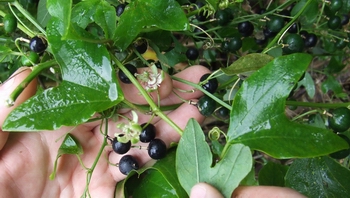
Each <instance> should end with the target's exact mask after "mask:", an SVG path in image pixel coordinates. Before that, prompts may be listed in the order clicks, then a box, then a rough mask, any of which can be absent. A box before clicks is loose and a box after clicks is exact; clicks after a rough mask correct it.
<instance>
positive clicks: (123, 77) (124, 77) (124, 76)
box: [118, 64, 137, 84]
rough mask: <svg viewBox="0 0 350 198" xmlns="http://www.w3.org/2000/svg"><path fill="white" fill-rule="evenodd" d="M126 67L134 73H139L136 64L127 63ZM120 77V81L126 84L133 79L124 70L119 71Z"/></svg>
mask: <svg viewBox="0 0 350 198" xmlns="http://www.w3.org/2000/svg"><path fill="white" fill-rule="evenodd" d="M125 68H126V69H127V70H128V71H129V72H130V73H131V74H132V75H135V74H136V73H137V69H136V67H135V66H133V65H131V64H126V65H125ZM118 77H119V79H120V81H122V82H123V83H126V84H130V83H131V81H130V79H129V78H128V77H127V76H126V75H125V73H124V72H123V71H122V70H119V72H118Z"/></svg>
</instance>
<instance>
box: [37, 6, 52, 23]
mask: <svg viewBox="0 0 350 198" xmlns="http://www.w3.org/2000/svg"><path fill="white" fill-rule="evenodd" d="M46 1H47V0H40V1H39V4H38V10H37V16H36V19H37V21H38V22H39V24H40V25H41V26H42V27H46V24H47V22H48V21H49V19H50V18H51V15H50V14H49V11H48V10H47V8H46Z"/></svg>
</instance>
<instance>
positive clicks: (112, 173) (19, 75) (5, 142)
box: [0, 66, 210, 197]
mask: <svg viewBox="0 0 350 198" xmlns="http://www.w3.org/2000/svg"><path fill="white" fill-rule="evenodd" d="M30 71H31V70H30V69H28V68H23V69H22V70H21V71H17V72H16V74H15V75H13V77H12V78H10V79H9V80H8V81H7V82H5V83H4V84H2V85H1V87H0V93H1V94H0V112H1V114H0V129H1V128H2V124H3V122H4V120H5V118H6V117H7V115H8V114H9V112H11V110H12V109H13V108H15V107H16V106H18V105H19V104H21V103H22V102H24V101H25V100H27V99H28V98H29V97H31V96H32V95H34V94H35V91H36V86H37V83H36V81H33V82H31V83H30V84H29V85H28V86H27V87H26V88H25V90H24V91H23V92H22V94H21V95H20V96H19V98H18V99H17V100H16V103H15V105H14V106H13V107H11V108H9V107H7V106H6V105H5V100H6V99H7V98H8V97H9V95H10V94H11V92H12V91H13V90H14V89H15V88H16V87H17V86H18V85H19V84H20V83H21V82H22V80H23V79H24V78H25V77H26V76H27V75H28V74H29V73H30ZM208 72H210V71H209V70H208V69H207V68H205V67H203V66H191V67H189V68H188V69H185V70H184V71H182V72H179V73H178V74H176V76H177V77H179V78H182V79H185V80H189V81H192V82H195V83H197V82H199V79H200V77H201V76H202V75H203V74H205V73H208ZM138 73H140V71H139V72H138ZM163 82H164V84H163V83H162V84H161V86H160V87H161V89H162V90H163V91H162V90H160V95H161V98H160V99H161V104H162V105H171V104H178V103H181V100H180V99H179V98H178V97H177V96H176V95H175V94H174V93H173V92H172V91H175V92H177V94H178V95H180V96H181V97H182V98H184V99H186V100H195V99H197V98H199V97H200V96H202V95H203V93H201V92H200V91H194V92H188V93H184V92H180V91H177V90H176V89H174V88H179V89H182V90H192V89H193V88H192V87H190V86H188V85H186V84H183V83H180V82H177V81H173V82H172V80H171V79H170V76H168V75H165V80H164V81H163ZM120 85H121V88H122V90H123V93H124V95H125V98H127V99H128V98H133V99H134V101H133V102H135V98H137V99H136V102H138V103H139V104H142V103H143V104H145V103H146V102H145V101H143V100H142V96H141V95H140V94H139V93H138V90H137V89H136V88H134V87H133V85H132V84H123V83H120ZM164 90H165V91H164ZM166 90H170V91H166ZM136 96H138V97H136ZM153 99H154V100H155V101H156V100H157V98H156V97H153ZM165 113H166V114H167V116H168V117H169V118H170V119H171V120H173V122H175V123H176V124H177V125H178V126H179V127H180V128H182V129H183V128H185V126H186V124H187V121H188V120H189V119H190V118H195V119H196V120H197V121H198V122H202V121H203V120H204V117H203V116H202V115H201V114H200V113H199V112H198V109H197V108H196V107H195V106H193V105H190V104H187V103H183V104H182V105H181V106H179V107H178V108H177V109H175V110H173V111H168V112H165ZM122 115H123V116H125V117H129V118H131V115H132V114H131V112H130V111H126V110H124V111H123V113H122ZM138 116H139V123H144V122H147V121H149V119H150V118H151V116H150V115H144V114H141V113H139V114H138ZM119 118H120V120H118V121H117V122H114V121H109V123H108V125H109V127H108V135H109V136H111V137H114V133H120V132H121V131H120V129H118V128H117V127H116V125H117V124H118V123H120V122H125V119H122V118H121V117H119ZM152 123H153V124H154V125H155V126H156V128H157V138H160V139H162V140H163V141H164V142H165V143H166V144H167V145H168V146H169V144H170V143H171V142H178V140H179V138H180V135H179V134H178V133H177V132H175V131H174V130H173V129H172V128H171V127H170V126H169V125H168V124H167V123H166V122H165V121H163V120H161V119H160V118H159V117H157V116H156V117H154V118H153V119H152ZM100 124H101V122H99V121H96V122H91V123H85V124H81V125H79V126H76V127H61V128H60V129H58V130H56V131H42V132H13V133H8V132H3V131H2V130H0V170H1V171H0V186H1V190H0V197H80V196H81V195H82V194H83V192H84V188H85V185H86V170H85V169H83V168H82V167H81V165H80V164H79V161H78V159H77V157H76V156H75V155H63V156H61V157H60V158H59V160H58V167H57V174H56V178H55V179H54V180H49V175H50V174H51V173H52V171H53V165H54V161H55V159H56V155H57V151H58V148H59V147H60V145H61V143H62V141H63V139H62V138H61V137H62V136H64V135H65V134H66V133H68V132H70V133H71V134H72V135H73V136H74V137H76V138H77V140H78V141H79V143H80V144H81V145H82V147H83V150H84V154H82V155H81V156H80V157H81V159H82V161H83V163H84V165H85V166H86V167H91V165H92V163H93V161H94V160H95V158H96V156H97V153H98V151H99V149H100V146H101V144H102V141H103V140H104V136H103V135H102V134H101V132H100ZM103 128H104V127H102V129H103ZM127 154H130V155H133V156H134V157H135V158H136V159H137V160H138V162H139V165H140V166H143V165H144V164H145V163H146V162H148V161H149V160H150V157H149V156H148V154H147V150H146V149H136V148H134V149H131V150H130V151H129V152H128V153H127ZM121 157H122V155H119V154H116V153H114V152H113V150H112V147H111V146H107V147H106V148H105V150H104V152H103V154H102V156H101V157H100V159H99V162H98V164H97V166H96V167H95V169H94V172H93V175H92V178H91V183H90V186H89V192H90V195H91V196H92V197H113V196H114V190H115V185H116V184H117V182H119V181H121V180H122V179H124V178H125V175H123V174H121V173H120V172H119V169H118V167H116V166H113V165H111V164H109V163H108V161H109V162H111V163H113V164H115V163H117V162H119V159H120V158H121Z"/></svg>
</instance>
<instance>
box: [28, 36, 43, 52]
mask: <svg viewBox="0 0 350 198" xmlns="http://www.w3.org/2000/svg"><path fill="white" fill-rule="evenodd" d="M29 48H30V50H32V51H33V52H36V53H41V52H43V51H45V50H46V48H47V42H46V40H45V39H44V38H41V37H39V36H34V37H33V38H32V39H31V40H30V42H29Z"/></svg>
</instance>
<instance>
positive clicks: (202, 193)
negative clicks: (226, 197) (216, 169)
mask: <svg viewBox="0 0 350 198" xmlns="http://www.w3.org/2000/svg"><path fill="white" fill-rule="evenodd" d="M190 198H223V196H222V194H221V193H220V192H219V191H218V190H217V189H216V188H214V187H213V186H211V185H209V184H207V183H198V184H196V185H194V186H193V187H192V189H191V195H190Z"/></svg>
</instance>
